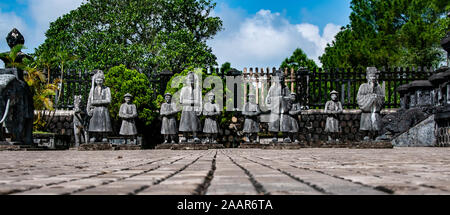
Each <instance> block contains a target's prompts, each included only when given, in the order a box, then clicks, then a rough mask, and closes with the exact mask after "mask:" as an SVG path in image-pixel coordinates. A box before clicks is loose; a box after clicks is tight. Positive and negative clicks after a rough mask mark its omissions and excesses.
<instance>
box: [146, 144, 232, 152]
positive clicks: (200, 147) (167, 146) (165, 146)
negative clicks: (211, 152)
mask: <svg viewBox="0 0 450 215" xmlns="http://www.w3.org/2000/svg"><path fill="white" fill-rule="evenodd" d="M223 148H225V147H224V146H223V144H219V143H211V144H210V143H207V144H202V143H180V144H172V143H163V144H159V145H157V146H156V147H155V149H171V150H208V149H223Z"/></svg>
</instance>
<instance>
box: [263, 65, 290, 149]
mask: <svg viewBox="0 0 450 215" xmlns="http://www.w3.org/2000/svg"><path fill="white" fill-rule="evenodd" d="M272 79H273V82H272V86H271V87H270V88H269V91H268V92H267V97H266V106H267V107H268V109H269V110H270V118H269V132H271V133H273V136H274V137H273V139H272V142H277V141H278V139H277V134H278V132H283V133H284V134H286V133H288V132H289V131H290V130H291V124H290V120H289V118H288V117H286V116H287V115H288V114H289V103H290V100H291V98H290V94H291V92H290V90H289V88H288V87H287V86H286V85H285V83H284V74H283V72H282V71H277V72H276V75H275V76H273V77H272ZM285 141H289V138H285Z"/></svg>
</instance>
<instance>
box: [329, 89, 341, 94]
mask: <svg viewBox="0 0 450 215" xmlns="http://www.w3.org/2000/svg"><path fill="white" fill-rule="evenodd" d="M331 94H339V93H338V92H337V91H336V90H333V91H331V92H330V95H331Z"/></svg>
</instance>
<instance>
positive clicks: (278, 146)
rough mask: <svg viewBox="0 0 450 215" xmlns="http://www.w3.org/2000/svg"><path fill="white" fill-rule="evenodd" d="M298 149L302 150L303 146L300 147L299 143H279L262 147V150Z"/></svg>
mask: <svg viewBox="0 0 450 215" xmlns="http://www.w3.org/2000/svg"><path fill="white" fill-rule="evenodd" d="M300 148H304V146H302V145H300V144H299V143H286V142H280V143H271V144H265V145H263V149H300Z"/></svg>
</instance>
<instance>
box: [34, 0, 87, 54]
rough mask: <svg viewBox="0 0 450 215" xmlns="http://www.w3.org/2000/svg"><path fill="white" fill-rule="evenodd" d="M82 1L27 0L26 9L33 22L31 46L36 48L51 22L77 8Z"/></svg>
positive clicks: (42, 39) (41, 41) (42, 40)
mask: <svg viewBox="0 0 450 215" xmlns="http://www.w3.org/2000/svg"><path fill="white" fill-rule="evenodd" d="M83 2H84V0H28V10H29V13H30V15H31V17H32V19H33V20H34V22H35V28H34V35H35V36H34V37H33V41H32V42H33V47H32V48H37V46H39V45H40V44H41V43H43V42H44V40H45V32H46V31H47V29H48V28H49V27H50V23H51V22H54V21H56V19H58V17H60V16H62V15H64V14H66V13H69V12H70V11H71V10H74V9H76V8H78V7H79V6H80V5H81V3H83Z"/></svg>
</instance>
